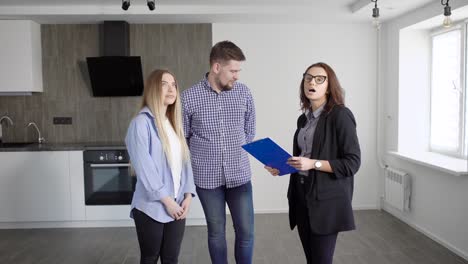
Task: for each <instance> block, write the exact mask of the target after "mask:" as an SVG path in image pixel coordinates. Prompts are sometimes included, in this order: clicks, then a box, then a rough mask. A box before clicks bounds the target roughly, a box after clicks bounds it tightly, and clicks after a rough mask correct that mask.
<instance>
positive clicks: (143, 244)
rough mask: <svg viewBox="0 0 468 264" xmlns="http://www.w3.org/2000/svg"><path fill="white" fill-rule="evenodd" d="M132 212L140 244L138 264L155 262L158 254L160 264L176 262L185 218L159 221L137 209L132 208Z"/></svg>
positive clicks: (153, 263) (152, 263)
mask: <svg viewBox="0 0 468 264" xmlns="http://www.w3.org/2000/svg"><path fill="white" fill-rule="evenodd" d="M132 213H133V220H134V221H135V227H136V231H137V236H138V243H139V244H140V252H141V259H140V264H155V263H156V261H158V259H159V256H161V263H162V264H172V263H177V262H178V258H179V252H180V245H181V243H182V238H183V236H184V231H185V219H183V220H178V221H172V222H169V223H160V222H158V221H156V220H154V219H152V218H151V217H149V216H147V215H146V214H145V213H143V212H141V211H139V210H138V209H133V211H132Z"/></svg>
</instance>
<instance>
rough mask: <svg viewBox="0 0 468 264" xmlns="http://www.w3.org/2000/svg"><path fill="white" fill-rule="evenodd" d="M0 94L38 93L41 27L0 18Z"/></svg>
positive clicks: (40, 82)
mask: <svg viewBox="0 0 468 264" xmlns="http://www.w3.org/2000/svg"><path fill="white" fill-rule="evenodd" d="M0 43H2V44H1V47H2V48H1V49H0V58H1V60H0V95H8V94H24V93H31V92H42V90H43V88H42V51H41V26H40V25H39V24H37V23H36V22H33V21H28V20H0Z"/></svg>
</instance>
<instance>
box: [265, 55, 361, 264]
mask: <svg viewBox="0 0 468 264" xmlns="http://www.w3.org/2000/svg"><path fill="white" fill-rule="evenodd" d="M300 104H301V108H302V111H303V114H302V115H301V116H299V119H298V120H297V130H296V133H295V134H294V145H293V146H294V149H293V155H294V156H293V157H291V158H290V159H289V160H288V164H289V165H291V166H293V167H294V168H296V169H297V170H298V172H296V173H293V174H291V177H290V180H289V189H288V200H289V221H290V226H291V229H294V227H295V226H297V230H298V233H299V237H300V239H301V242H302V246H303V249H304V252H305V256H306V259H307V263H314V264H330V263H332V261H333V253H334V250H335V244H336V239H337V236H338V232H341V231H348V230H353V229H355V225H354V216H353V208H352V206H351V200H352V197H353V186H354V174H355V173H356V172H357V171H358V169H359V166H360V164H361V152H360V147H359V141H358V138H357V134H356V121H355V119H354V116H353V114H352V113H351V111H350V110H349V109H348V108H347V107H345V105H344V99H343V90H342V88H341V86H340V83H339V82H338V78H337V77H336V75H335V72H334V71H333V69H332V68H331V67H330V66H328V65H327V64H325V63H322V62H320V63H316V64H313V65H311V66H309V67H308V68H307V69H306V71H305V73H304V74H303V78H302V80H301V83H300ZM265 168H266V169H267V170H268V171H269V172H270V173H271V174H272V175H273V176H276V175H278V173H279V171H278V170H277V169H275V168H271V167H268V166H266V167H265Z"/></svg>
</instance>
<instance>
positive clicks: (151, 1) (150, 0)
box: [147, 0, 154, 11]
mask: <svg viewBox="0 0 468 264" xmlns="http://www.w3.org/2000/svg"><path fill="white" fill-rule="evenodd" d="M147 3H148V8H149V10H151V11H153V10H154V0H148V2H147Z"/></svg>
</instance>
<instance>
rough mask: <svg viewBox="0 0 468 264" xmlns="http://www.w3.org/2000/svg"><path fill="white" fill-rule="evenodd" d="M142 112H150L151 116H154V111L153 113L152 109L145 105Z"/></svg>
mask: <svg viewBox="0 0 468 264" xmlns="http://www.w3.org/2000/svg"><path fill="white" fill-rule="evenodd" d="M141 113H149V114H150V116H152V117H153V118H154V115H153V113H151V110H150V109H149V107H147V106H145V107H143V108H142V109H141V110H140V114H141Z"/></svg>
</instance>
